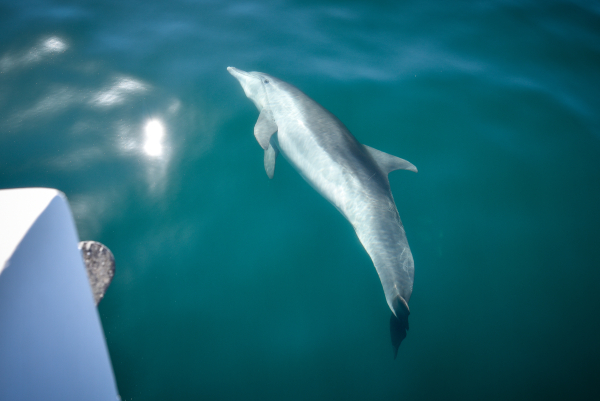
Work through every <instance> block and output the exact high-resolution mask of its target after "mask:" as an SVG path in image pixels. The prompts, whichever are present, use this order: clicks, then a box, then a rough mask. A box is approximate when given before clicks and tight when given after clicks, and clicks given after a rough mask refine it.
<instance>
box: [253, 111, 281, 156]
mask: <svg viewBox="0 0 600 401" xmlns="http://www.w3.org/2000/svg"><path fill="white" fill-rule="evenodd" d="M275 132H277V124H275V120H274V119H273V114H272V113H271V111H270V110H267V109H262V111H261V112H260V115H259V116H258V121H256V125H255V126H254V136H255V137H256V140H257V141H258V143H259V144H260V146H261V147H262V148H263V149H264V150H267V149H269V142H270V141H271V136H272V135H273V134H274V133H275Z"/></svg>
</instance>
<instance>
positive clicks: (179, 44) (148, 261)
mask: <svg viewBox="0 0 600 401" xmlns="http://www.w3.org/2000/svg"><path fill="white" fill-rule="evenodd" d="M598 4H599V3H598V2H588V1H571V2H567V1H543V2H542V1H537V2H535V1H518V2H517V1H509V0H505V1H477V2H475V1H474V2H463V1H461V2H459V1H414V2H393V3H392V2H390V3H374V2H335V1H323V2H289V1H278V2H272V3H267V2H225V1H182V0H172V1H168V2H167V1H143V2H142V1H139V2H136V1H130V0H124V1H102V2H69V1H29V0H24V1H23V0H21V1H19V2H16V1H2V2H0V188H14V187H31V186H44V187H54V188H58V189H60V190H62V191H63V192H65V194H66V195H67V197H68V199H69V201H70V203H71V206H72V209H73V213H74V216H75V220H76V222H77V228H78V230H79V234H80V237H81V239H86V240H87V239H93V240H97V241H100V242H102V243H104V244H106V245H107V246H108V247H109V248H110V249H111V250H112V251H113V253H114V255H115V257H116V261H117V274H116V276H115V279H114V281H113V284H112V286H111V287H110V288H109V290H108V292H107V294H106V297H105V299H104V300H103V301H102V303H101V305H100V307H99V311H100V315H101V318H102V322H103V325H104V330H105V334H106V339H107V344H108V347H109V350H110V355H111V358H112V362H113V366H114V370H115V376H116V379H117V383H118V387H119V391H120V394H121V396H122V398H123V400H193V399H206V400H233V399H235V400H316V399H323V400H352V399H356V400H366V399H373V400H482V399H486V400H506V399H511V400H532V399H544V400H550V399H553V400H559V399H561V400H562V399H598V397H600V391H599V383H600V375H599V372H600V346H599V341H598V339H599V338H600V332H599V329H600V318H599V307H600V299H599V295H598V289H599V287H600V272H599V267H600V235H599V233H598V230H599V225H600V212H599V210H598V209H599V206H600V160H599V159H600V114H599V110H600V6H599V5H598ZM229 65H232V66H235V67H238V68H240V69H243V70H247V71H251V70H256V71H263V72H267V73H269V74H272V75H274V76H276V77H279V78H281V79H283V80H285V81H287V82H290V83H292V84H294V85H296V86H298V87H299V88H301V89H302V90H303V91H304V92H305V93H307V94H308V95H309V96H311V97H312V98H314V99H315V100H317V101H318V102H319V103H321V104H322V105H323V106H325V107H326V108H327V109H329V110H330V111H331V112H333V113H334V114H335V115H336V116H338V117H339V118H340V119H341V120H342V121H343V122H344V123H345V124H346V126H347V127H348V128H349V129H350V131H351V132H353V133H354V135H355V136H356V137H357V139H358V140H359V141H361V142H363V143H365V144H368V145H370V146H372V147H375V148H377V149H381V150H383V151H385V152H389V153H392V154H394V155H397V156H400V157H402V158H405V159H407V160H409V161H411V162H412V163H414V164H415V165H416V166H417V167H418V168H419V173H418V174H413V173H409V172H404V171H399V172H394V173H392V174H391V175H390V181H391V185H392V191H393V193H394V196H395V199H396V203H397V205H398V209H399V211H400V215H401V217H402V219H403V221H404V225H405V228H406V231H407V234H408V239H409V242H410V245H411V248H412V251H413V254H414V258H415V269H416V272H415V284H414V292H413V296H412V299H411V301H410V306H411V312H412V314H411V316H410V331H409V333H408V337H407V339H406V340H405V342H404V343H403V344H402V346H401V347H400V352H399V355H398V359H397V360H396V361H394V360H392V349H391V344H390V339H389V332H388V330H389V328H388V319H389V309H388V306H387V304H386V302H385V299H384V295H383V291H382V288H381V285H380V282H379V279H378V277H377V274H376V272H375V269H374V268H373V265H372V263H371V261H370V259H369V257H368V256H367V254H366V252H365V251H364V249H363V248H362V247H361V245H360V243H359V241H358V239H357V238H356V236H355V234H354V232H353V230H352V227H351V226H350V225H349V224H348V223H347V222H346V221H345V220H344V218H343V217H342V216H341V215H340V214H339V213H338V212H337V211H336V210H335V208H333V207H332V206H331V205H329V204H328V203H327V202H326V201H325V200H324V199H323V198H321V197H320V196H319V195H318V194H317V193H316V192H315V191H314V190H313V189H312V188H310V187H309V185H308V184H306V183H305V182H304V181H303V180H302V178H301V177H300V176H299V175H298V174H297V173H296V172H295V171H294V170H293V169H292V168H291V167H290V165H289V164H288V163H287V162H286V161H285V160H284V159H280V160H278V162H277V167H276V170H275V178H274V179H273V180H271V181H270V180H269V179H268V178H267V176H266V174H265V172H264V169H263V161H262V158H263V152H262V150H261V148H260V147H259V145H258V144H257V142H256V140H255V139H254V137H253V126H254V123H255V121H256V118H257V116H258V112H257V111H256V109H255V107H254V105H253V104H252V103H251V102H250V101H249V100H248V99H247V98H246V97H245V96H244V94H243V91H242V89H241V87H240V86H239V84H238V83H237V81H236V80H235V79H234V78H233V77H231V76H230V75H229V74H228V73H227V71H226V67H227V66H229ZM152 119H157V120H159V121H160V122H161V123H162V124H163V126H164V129H165V134H164V137H163V139H162V142H157V144H156V145H155V147H154V148H150V153H153V152H154V153H155V154H157V155H154V156H153V155H152V154H148V148H147V146H146V145H147V137H146V133H145V127H146V124H147V122H148V121H149V120H152ZM152 149H154V150H152ZM158 153H160V154H158Z"/></svg>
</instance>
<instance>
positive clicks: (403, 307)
mask: <svg viewBox="0 0 600 401" xmlns="http://www.w3.org/2000/svg"><path fill="white" fill-rule="evenodd" d="M393 305H394V311H393V312H392V316H391V317H390V335H391V337H392V347H393V348H394V359H396V357H397V356H398V348H399V347H400V343H402V340H404V339H405V338H406V331H407V330H408V315H410V311H409V310H408V305H407V304H406V301H404V299H402V298H401V297H400V296H397V297H396V299H394V302H393Z"/></svg>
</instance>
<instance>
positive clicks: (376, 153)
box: [363, 145, 417, 174]
mask: <svg viewBox="0 0 600 401" xmlns="http://www.w3.org/2000/svg"><path fill="white" fill-rule="evenodd" d="M363 146H364V147H365V149H367V151H368V152H369V154H370V155H371V157H372V158H373V160H375V162H376V163H377V165H378V166H379V168H380V169H381V171H383V172H384V173H385V174H389V173H390V172H392V171H394V170H409V171H414V172H415V173H416V172H417V168H416V167H415V166H414V165H413V164H412V163H411V162H409V161H407V160H404V159H401V158H399V157H396V156H392V155H390V154H389V153H385V152H382V151H381V150H377V149H375V148H372V147H370V146H367V145H363Z"/></svg>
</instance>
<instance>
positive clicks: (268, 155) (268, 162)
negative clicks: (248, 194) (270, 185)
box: [265, 143, 279, 178]
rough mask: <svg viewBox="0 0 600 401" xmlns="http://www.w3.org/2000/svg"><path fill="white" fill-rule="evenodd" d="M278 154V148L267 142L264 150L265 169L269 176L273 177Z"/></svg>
mask: <svg viewBox="0 0 600 401" xmlns="http://www.w3.org/2000/svg"><path fill="white" fill-rule="evenodd" d="M278 154H279V150H278V149H277V148H275V147H274V146H273V145H272V144H271V143H269V147H268V148H267V150H265V171H266V172H267V175H268V176H269V178H273V174H274V173H275V160H277V155H278Z"/></svg>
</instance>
